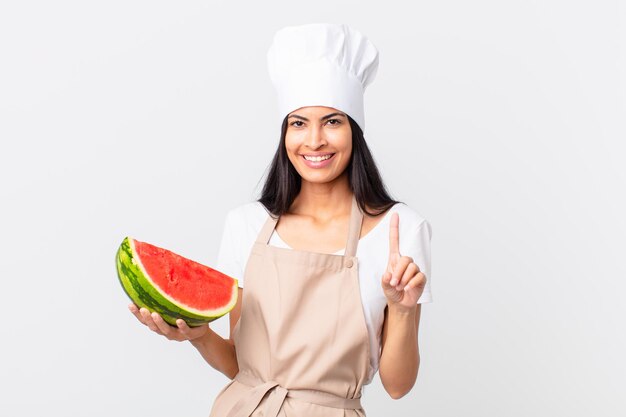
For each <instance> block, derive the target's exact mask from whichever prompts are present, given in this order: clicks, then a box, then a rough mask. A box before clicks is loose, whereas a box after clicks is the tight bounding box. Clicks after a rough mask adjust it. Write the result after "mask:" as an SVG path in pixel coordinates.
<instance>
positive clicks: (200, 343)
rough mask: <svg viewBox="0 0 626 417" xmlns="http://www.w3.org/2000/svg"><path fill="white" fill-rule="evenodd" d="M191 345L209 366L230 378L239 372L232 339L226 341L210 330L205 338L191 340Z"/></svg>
mask: <svg viewBox="0 0 626 417" xmlns="http://www.w3.org/2000/svg"><path fill="white" fill-rule="evenodd" d="M191 344H192V345H193V346H194V347H195V348H196V349H198V352H200V354H201V355H202V357H203V358H204V360H206V361H207V362H208V364H209V365H211V366H212V367H213V368H215V369H217V370H218V371H220V372H221V373H223V374H224V375H226V376H227V377H228V378H230V379H233V378H234V377H235V375H237V372H239V364H238V363H237V355H236V354H235V345H234V343H233V341H232V340H231V339H224V338H223V337H221V336H220V335H219V334H217V333H215V332H214V331H213V329H211V328H209V331H208V332H207V333H206V334H205V335H204V336H202V337H199V338H197V339H194V340H191Z"/></svg>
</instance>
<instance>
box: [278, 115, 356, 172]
mask: <svg viewBox="0 0 626 417" xmlns="http://www.w3.org/2000/svg"><path fill="white" fill-rule="evenodd" d="M285 147H286V149H287V155H288V156H289V160H290V161H291V163H292V164H293V166H294V167H295V168H296V170H297V171H298V173H299V174H300V176H301V177H302V180H303V181H309V182H317V183H324V182H330V181H333V180H334V179H336V178H337V177H339V176H340V175H341V174H342V173H343V172H344V171H345V169H346V167H347V166H348V162H349V161H350V155H351V154H352V128H351V127H350V122H349V121H348V117H347V115H346V114H345V113H344V112H342V111H340V110H337V109H334V108H332V107H323V106H310V107H301V108H299V109H297V110H294V111H293V112H291V113H289V115H288V118H287V132H286V134H285ZM328 156H330V158H328ZM306 157H309V158H308V159H309V160H307V158H306ZM320 157H321V158H320ZM327 158H328V159H327Z"/></svg>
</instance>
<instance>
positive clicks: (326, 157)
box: [304, 155, 332, 162]
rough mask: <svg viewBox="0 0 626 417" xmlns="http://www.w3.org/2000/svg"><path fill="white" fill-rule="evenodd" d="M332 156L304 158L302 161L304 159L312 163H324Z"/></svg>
mask: <svg viewBox="0 0 626 417" xmlns="http://www.w3.org/2000/svg"><path fill="white" fill-rule="evenodd" d="M331 156H332V155H324V156H306V155H305V156H304V159H306V160H307V161H314V162H320V161H325V160H327V159H328V158H330V157H331Z"/></svg>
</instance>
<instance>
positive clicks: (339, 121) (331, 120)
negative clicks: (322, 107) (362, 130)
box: [328, 119, 341, 125]
mask: <svg viewBox="0 0 626 417" xmlns="http://www.w3.org/2000/svg"><path fill="white" fill-rule="evenodd" d="M330 122H336V123H330ZM328 123H329V124H331V125H338V124H341V120H339V119H328Z"/></svg>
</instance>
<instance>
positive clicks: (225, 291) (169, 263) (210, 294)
mask: <svg viewBox="0 0 626 417" xmlns="http://www.w3.org/2000/svg"><path fill="white" fill-rule="evenodd" d="M134 244H135V245H134V246H135V251H136V254H137V255H138V258H139V260H141V264H142V266H143V268H144V270H145V271H146V272H147V274H148V275H149V276H150V279H151V280H152V282H153V283H154V284H156V285H157V286H158V287H159V289H161V291H163V292H164V293H165V294H166V295H167V296H169V297H170V298H171V299H173V300H175V301H176V302H177V303H180V304H184V305H186V306H188V307H192V308H193V309H195V310H210V309H215V308H220V307H222V306H224V305H227V304H229V303H230V301H231V295H232V293H231V290H232V287H233V278H231V277H229V276H227V275H225V274H222V273H221V272H219V271H217V270H215V269H213V268H210V267H208V266H206V265H202V264H200V263H198V262H195V261H192V260H191V259H187V258H184V257H182V256H180V255H177V254H176V253H174V252H171V251H169V250H167V249H163V248H160V247H157V246H154V245H151V244H149V243H146V242H140V241H138V240H135V241H134Z"/></svg>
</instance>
